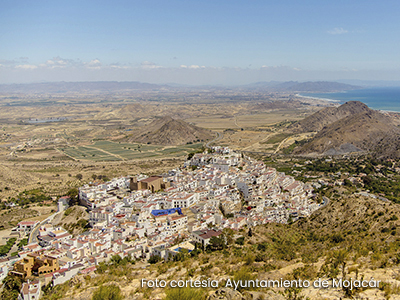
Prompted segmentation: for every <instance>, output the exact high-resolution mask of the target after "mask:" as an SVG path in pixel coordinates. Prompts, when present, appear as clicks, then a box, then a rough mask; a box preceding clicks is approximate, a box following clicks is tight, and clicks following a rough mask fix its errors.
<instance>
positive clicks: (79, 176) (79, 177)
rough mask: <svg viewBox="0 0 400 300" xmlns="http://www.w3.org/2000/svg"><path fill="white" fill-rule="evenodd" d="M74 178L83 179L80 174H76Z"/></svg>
mask: <svg viewBox="0 0 400 300" xmlns="http://www.w3.org/2000/svg"><path fill="white" fill-rule="evenodd" d="M75 177H76V179H78V180H82V178H83V176H82V174H80V173H78V174H76V175H75Z"/></svg>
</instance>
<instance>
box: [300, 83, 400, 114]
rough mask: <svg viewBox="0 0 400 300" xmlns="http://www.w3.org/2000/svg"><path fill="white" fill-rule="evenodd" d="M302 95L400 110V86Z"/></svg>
mask: <svg viewBox="0 0 400 300" xmlns="http://www.w3.org/2000/svg"><path fill="white" fill-rule="evenodd" d="M299 95H300V96H305V97H313V98H320V99H326V100H333V101H335V102H338V103H340V104H343V103H345V102H347V101H361V102H363V103H365V104H366V105H368V107H369V108H372V109H377V110H386V111H395V112H400V87H374V88H365V89H359V90H351V91H343V92H339V93H301V94H299Z"/></svg>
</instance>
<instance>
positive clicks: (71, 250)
mask: <svg viewBox="0 0 400 300" xmlns="http://www.w3.org/2000/svg"><path fill="white" fill-rule="evenodd" d="M79 201H80V205H82V206H85V207H86V208H87V209H88V211H89V224H90V226H91V229H90V230H89V231H86V232H84V233H83V234H80V235H78V236H73V235H72V234H70V233H69V232H68V231H66V230H65V229H63V228H61V227H54V226H53V225H51V224H50V223H49V222H42V223H40V224H25V223H26V222H25V223H24V222H21V223H20V224H19V226H18V228H17V229H18V230H23V231H27V232H28V233H30V234H31V239H30V241H31V243H30V244H28V245H26V246H24V247H23V251H21V252H19V253H18V254H19V258H18V259H15V260H14V262H13V264H10V261H7V262H2V269H3V274H4V275H6V274H7V272H4V271H8V272H10V273H11V274H12V275H16V276H19V277H22V278H23V279H24V280H28V279H29V280H32V279H34V281H29V280H28V282H27V283H24V286H23V288H22V291H21V293H22V294H24V293H25V294H24V295H28V294H29V295H31V296H32V295H34V296H35V298H36V299H37V298H38V297H40V288H38V286H40V285H47V284H49V283H51V282H52V284H53V285H57V284H61V283H63V282H65V281H67V280H69V279H71V278H72V277H74V276H75V275H77V274H87V273H90V272H94V271H95V270H96V266H97V265H98V264H99V263H100V262H105V261H109V260H110V259H111V258H112V257H113V256H115V255H119V256H120V257H121V258H125V257H129V258H132V259H144V260H149V259H151V258H152V257H153V258H154V257H157V258H158V259H165V260H170V259H173V257H174V256H175V255H177V254H178V253H179V252H180V251H182V249H187V250H188V251H189V252H190V251H193V250H194V249H195V248H196V247H202V248H203V249H204V248H206V247H207V246H208V245H209V244H210V243H211V242H212V241H213V237H218V236H220V235H221V234H222V233H223V232H224V230H226V229H228V228H229V229H232V230H234V231H236V232H237V233H239V232H240V230H241V229H244V228H251V227H253V226H256V225H260V224H266V223H269V222H277V223H287V222H292V221H295V220H297V219H299V218H303V217H307V216H309V215H310V214H311V213H313V212H314V211H315V210H317V209H318V208H319V207H320V206H321V205H323V204H318V203H317V202H316V201H315V195H314V194H313V186H312V185H311V184H305V183H303V182H300V181H296V180H295V179H294V178H293V177H292V176H289V175H286V174H285V173H281V172H277V170H276V169H274V168H270V167H267V166H266V165H265V164H264V163H263V162H260V161H256V160H254V159H251V158H250V157H247V156H245V155H243V154H241V153H238V152H234V151H232V150H230V149H229V148H224V147H212V148H211V149H210V150H209V151H205V152H203V153H195V154H192V155H189V159H188V160H187V161H186V162H185V164H184V166H182V167H181V168H179V169H175V170H170V171H169V172H168V173H166V174H163V175H161V176H150V177H148V176H146V175H137V176H135V177H131V176H128V177H120V178H114V179H112V180H111V181H109V182H106V183H90V184H86V185H84V186H82V187H81V188H80V189H79ZM67 202H68V198H67V197H62V198H61V199H59V205H58V210H59V213H66V212H67V210H66V209H67V207H68V204H67ZM34 228H35V229H34ZM31 231H36V232H31ZM32 235H34V236H33V237H32ZM32 241H35V242H32ZM39 279H40V282H39V281H38V280H39ZM35 280H36V281H35ZM24 295H22V296H24Z"/></svg>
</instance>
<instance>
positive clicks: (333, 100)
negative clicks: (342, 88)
mask: <svg viewBox="0 0 400 300" xmlns="http://www.w3.org/2000/svg"><path fill="white" fill-rule="evenodd" d="M295 96H296V97H301V98H307V99H315V100H322V101H328V102H333V103H340V102H342V100H335V99H328V98H319V97H311V96H303V95H300V94H295Z"/></svg>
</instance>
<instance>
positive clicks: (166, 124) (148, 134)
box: [128, 117, 213, 145]
mask: <svg viewBox="0 0 400 300" xmlns="http://www.w3.org/2000/svg"><path fill="white" fill-rule="evenodd" d="M211 138H213V135H212V133H211V131H210V130H207V129H204V128H200V127H197V126H194V125H191V124H189V123H186V122H185V121H182V120H175V119H173V118H171V117H162V118H159V119H155V120H154V121H153V122H151V123H150V124H149V125H146V126H144V127H143V128H141V129H137V131H136V132H133V133H132V134H131V135H130V136H129V137H128V140H129V141H132V142H139V143H143V144H147V143H150V144H156V145H183V144H187V143H189V142H192V143H195V142H200V141H206V140H209V139H211Z"/></svg>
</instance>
